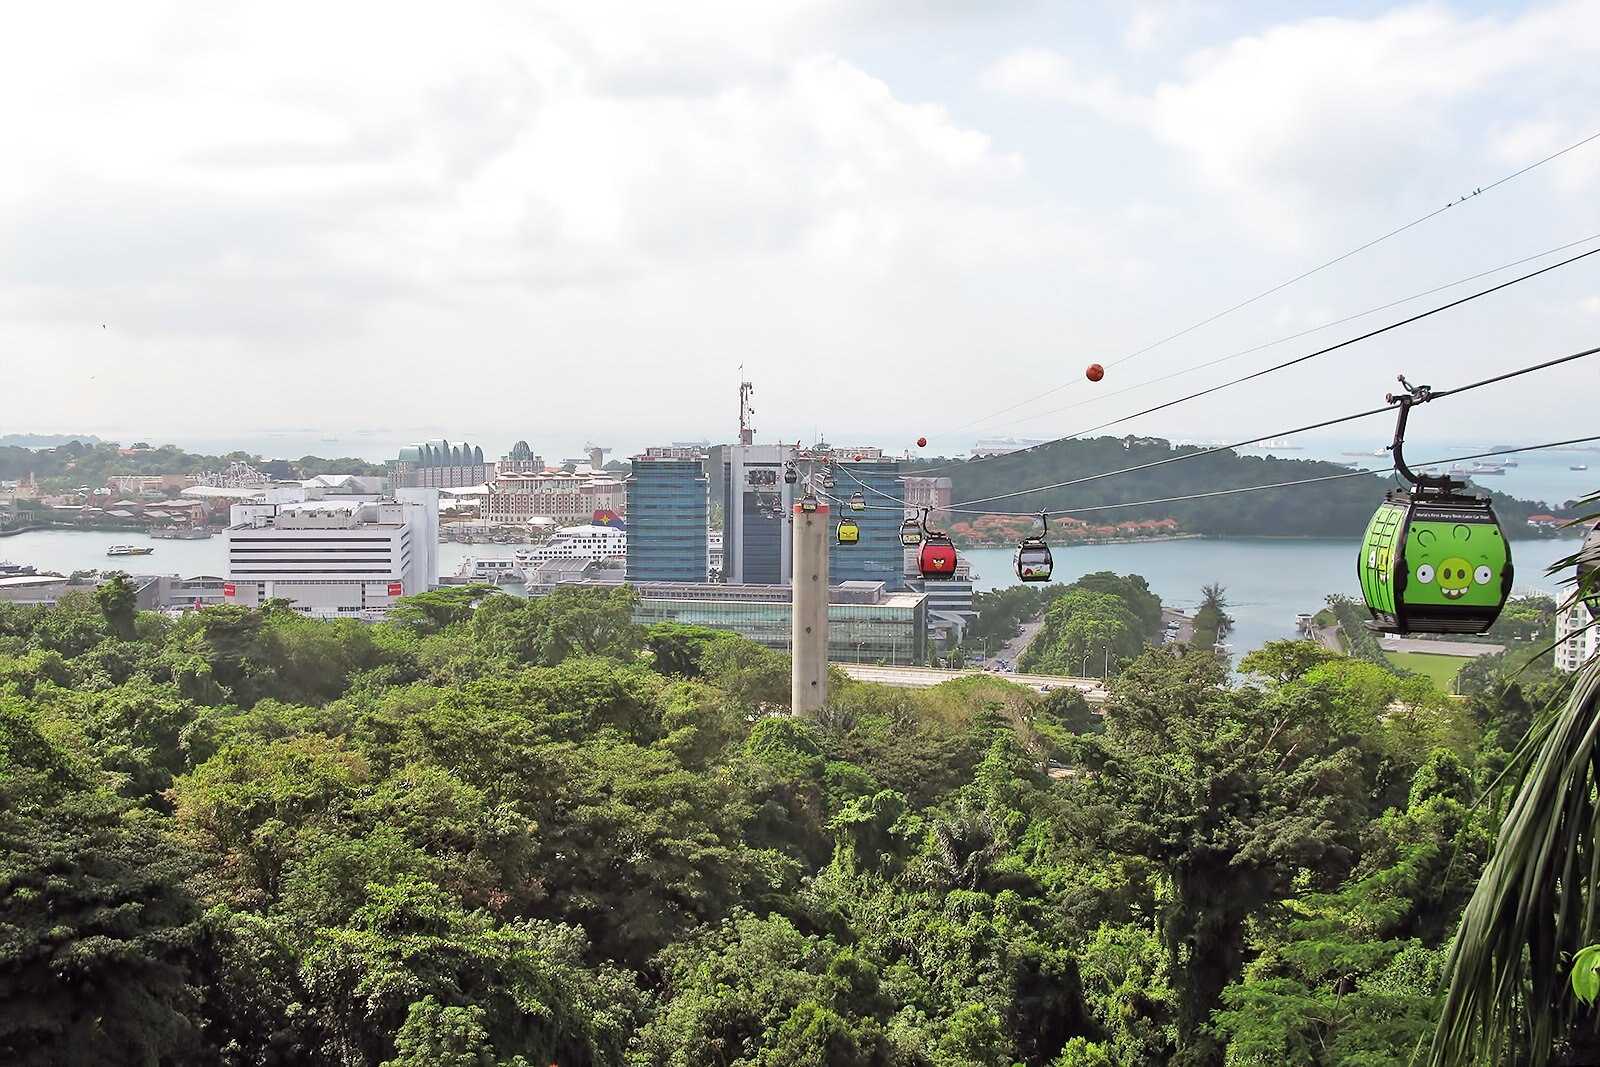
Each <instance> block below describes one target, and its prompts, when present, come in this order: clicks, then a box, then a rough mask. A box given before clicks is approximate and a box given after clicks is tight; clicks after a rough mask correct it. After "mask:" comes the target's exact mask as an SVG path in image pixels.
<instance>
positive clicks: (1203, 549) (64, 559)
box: [0, 530, 1579, 654]
mask: <svg viewBox="0 0 1600 1067" xmlns="http://www.w3.org/2000/svg"><path fill="white" fill-rule="evenodd" d="M117 544H136V545H140V546H144V545H151V546H154V548H155V551H154V552H153V553H152V554H150V555H148V556H125V557H108V556H107V555H106V549H107V548H109V547H110V546H112V545H117ZM1356 544H1357V543H1356V542H1355V541H1353V540H1298V539H1281V540H1269V539H1230V540H1223V539H1218V540H1211V539H1196V538H1189V539H1184V540H1175V541H1147V542H1134V543H1127V544H1107V545H1075V546H1072V547H1062V548H1057V549H1056V550H1055V573H1056V578H1057V581H1060V582H1071V581H1073V580H1075V579H1076V578H1078V577H1079V576H1080V575H1083V574H1087V573H1090V572H1092V571H1114V572H1115V573H1117V574H1140V575H1143V576H1144V578H1145V580H1146V581H1147V582H1148V583H1149V585H1150V588H1151V590H1152V591H1153V592H1154V593H1156V595H1158V596H1160V597H1161V600H1162V602H1163V603H1164V604H1167V605H1168V606H1171V607H1176V608H1182V609H1184V610H1186V611H1192V610H1194V609H1195V608H1196V607H1198V606H1199V603H1200V587H1201V586H1204V585H1208V584H1211V583H1216V584H1218V585H1221V586H1222V587H1223V589H1224V590H1225V591H1226V596H1227V600H1228V610H1229V612H1230V613H1231V614H1232V615H1233V616H1234V619H1235V623H1234V629H1233V634H1232V635H1231V637H1230V638H1229V642H1230V643H1231V644H1232V646H1233V648H1234V651H1235V652H1236V653H1238V654H1242V653H1244V652H1247V651H1249V650H1250V649H1252V648H1257V647H1259V646H1260V645H1262V644H1263V643H1265V642H1267V641H1273V640H1278V639H1280V638H1286V637H1293V636H1294V621H1295V616H1296V615H1298V614H1299V613H1301V612H1308V611H1317V610H1318V609H1320V608H1321V607H1322V606H1323V603H1324V600H1325V598H1326V597H1327V596H1328V594H1330V593H1343V594H1345V595H1347V596H1356V595H1357V593H1358V589H1357V586H1356V565H1355V560H1356ZM1578 544H1579V542H1578V541H1577V540H1576V539H1572V538H1560V539H1544V540H1522V541H1513V542H1512V546H1511V547H1512V558H1513V561H1514V564H1515V566H1516V586H1517V587H1518V588H1519V589H1521V588H1524V587H1527V588H1534V589H1543V590H1546V591H1549V592H1554V591H1556V590H1557V589H1558V587H1559V583H1560V580H1561V578H1562V577H1564V576H1562V575H1557V576H1547V575H1546V571H1547V570H1548V568H1549V567H1550V565H1551V564H1552V563H1554V562H1555V561H1556V560H1557V559H1560V558H1561V557H1563V556H1566V555H1569V554H1571V553H1572V552H1574V551H1576V550H1577V547H1578ZM963 554H964V555H965V556H966V558H968V559H969V560H971V561H972V565H973V569H974V570H975V571H977V573H978V576H979V577H978V581H977V583H976V587H977V588H978V589H980V590H990V589H999V588H1003V587H1005V586H1008V585H1013V584H1015V583H1016V577H1015V575H1014V574H1013V573H1012V570H1011V550H1010V549H1008V548H979V549H971V550H969V551H966V552H964V553H963ZM510 555H511V546H509V545H464V544H457V543H453V542H452V543H445V544H441V545H440V546H439V569H440V571H441V572H442V573H443V574H445V575H453V574H455V573H456V571H457V570H458V569H459V568H460V566H461V563H462V561H463V560H465V559H466V558H467V557H469V556H503V557H509V556H510ZM0 560H9V561H11V562H14V563H25V564H31V565H32V566H34V567H36V568H38V569H39V570H42V571H60V572H61V573H63V574H71V573H72V572H73V571H76V570H107V569H111V570H125V571H130V572H133V573H136V574H177V575H180V576H182V577H185V578H189V577H195V576H197V575H215V576H219V577H220V576H223V575H225V574H226V573H227V562H228V543H227V539H226V538H224V537H220V536H219V537H213V538H211V539H209V540H205V541H158V540H152V539H151V538H149V537H146V536H145V535H143V534H136V533H129V532H128V531H125V530H112V531H104V532H102V531H78V530H41V531H34V532H31V533H24V534H17V535H16V536H14V537H6V538H0ZM513 588H518V587H513Z"/></svg>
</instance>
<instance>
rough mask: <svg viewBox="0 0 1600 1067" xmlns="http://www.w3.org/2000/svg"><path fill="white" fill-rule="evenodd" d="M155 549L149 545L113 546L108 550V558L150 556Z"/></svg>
mask: <svg viewBox="0 0 1600 1067" xmlns="http://www.w3.org/2000/svg"><path fill="white" fill-rule="evenodd" d="M154 551H155V549H154V548H151V547H150V546H149V545H112V546H111V547H110V548H108V549H106V555H108V556H148V555H149V554H150V553H152V552H154Z"/></svg>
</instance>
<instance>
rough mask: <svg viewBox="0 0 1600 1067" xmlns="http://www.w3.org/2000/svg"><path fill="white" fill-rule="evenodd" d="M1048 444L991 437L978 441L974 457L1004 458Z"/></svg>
mask: <svg viewBox="0 0 1600 1067" xmlns="http://www.w3.org/2000/svg"><path fill="white" fill-rule="evenodd" d="M1042 444H1048V442H1046V441H1042V440H1036V439H1034V438H1032V437H989V438H985V439H984V440H982V441H977V442H975V443H974V444H973V446H972V454H973V455H974V456H1003V455H1006V454H1007V453H1008V452H1020V451H1022V450H1023V449H1024V448H1036V447H1038V446H1039V445H1042Z"/></svg>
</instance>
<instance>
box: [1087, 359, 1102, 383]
mask: <svg viewBox="0 0 1600 1067" xmlns="http://www.w3.org/2000/svg"><path fill="white" fill-rule="evenodd" d="M1083 376H1084V377H1085V378H1087V379H1089V380H1090V381H1091V382H1098V381H1099V380H1100V379H1101V378H1104V377H1105V376H1106V369H1105V368H1104V367H1102V366H1101V365H1100V364H1098V363H1091V364H1089V369H1088V370H1086V371H1084V372H1083Z"/></svg>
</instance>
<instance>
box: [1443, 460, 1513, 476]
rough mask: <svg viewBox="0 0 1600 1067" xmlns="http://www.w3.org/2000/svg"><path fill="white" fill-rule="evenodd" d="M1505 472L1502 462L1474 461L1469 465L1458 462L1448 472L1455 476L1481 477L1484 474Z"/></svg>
mask: <svg viewBox="0 0 1600 1067" xmlns="http://www.w3.org/2000/svg"><path fill="white" fill-rule="evenodd" d="M1505 472H1506V468H1505V464H1503V463H1474V464H1472V465H1471V466H1470V467H1469V466H1465V465H1463V464H1460V463H1458V464H1456V465H1455V466H1454V467H1451V468H1450V473H1451V474H1452V475H1453V476H1455V477H1457V478H1462V477H1473V478H1482V477H1484V476H1485V475H1493V474H1504V473H1505Z"/></svg>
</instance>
